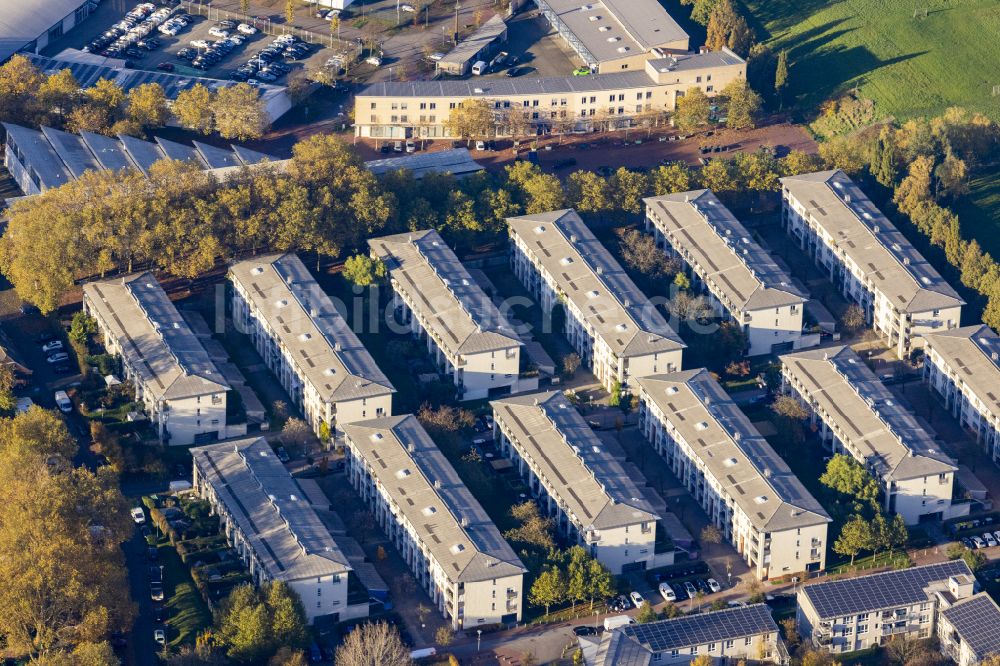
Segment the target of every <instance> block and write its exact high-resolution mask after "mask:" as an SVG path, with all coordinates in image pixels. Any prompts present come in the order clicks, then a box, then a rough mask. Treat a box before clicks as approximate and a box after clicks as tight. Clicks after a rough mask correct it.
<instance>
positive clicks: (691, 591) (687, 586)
mask: <svg viewBox="0 0 1000 666" xmlns="http://www.w3.org/2000/svg"><path fill="white" fill-rule="evenodd" d="M684 591H685V592H687V595H688V598H689V599H694V598H695V597H696V596H697V595H698V590H697V589H696V588H695V586H694V585H693V584H692V583H691V581H687V582H686V583H684Z"/></svg>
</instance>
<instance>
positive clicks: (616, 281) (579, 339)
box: [507, 210, 685, 391]
mask: <svg viewBox="0 0 1000 666" xmlns="http://www.w3.org/2000/svg"><path fill="white" fill-rule="evenodd" d="M507 226H508V229H509V232H510V239H511V264H512V267H513V270H514V275H516V276H517V278H518V279H519V280H520V281H521V282H522V283H523V284H524V286H525V287H526V288H527V289H528V291H530V292H531V294H532V296H534V297H535V298H536V299H538V301H539V302H540V303H541V306H542V312H543V313H546V314H548V313H551V312H552V310H553V308H555V306H556V305H557V304H558V305H561V307H562V311H563V313H564V314H565V334H566V338H567V339H568V340H569V342H570V344H571V345H572V346H573V348H574V349H576V352H577V353H578V354H579V355H580V360H581V361H582V362H583V365H585V366H586V367H588V368H590V369H591V371H592V372H593V373H594V375H595V376H596V377H597V379H598V381H600V382H601V385H602V386H604V388H606V389H608V390H609V391H610V390H612V389H613V387H614V385H615V384H616V383H620V385H621V386H622V387H624V388H627V387H629V386H630V380H631V378H633V377H644V376H646V375H653V374H657V373H660V372H673V371H675V370H680V369H681V356H682V354H683V351H684V347H685V345H684V342H683V341H682V340H681V339H680V337H679V336H678V335H677V333H676V332H675V331H674V330H673V329H672V328H671V327H670V325H669V324H668V323H667V321H666V319H664V318H663V315H661V314H660V312H659V311H658V310H657V309H656V306H655V305H654V304H653V303H652V302H651V301H650V300H649V299H648V298H646V295H645V294H643V293H642V292H641V291H640V290H639V288H638V287H637V286H636V285H635V283H634V282H632V279H631V278H629V277H628V275H627V274H626V273H625V271H624V270H622V267H621V265H619V263H618V262H617V261H615V259H614V258H613V257H612V256H611V253H610V252H608V250H607V249H606V248H605V247H604V246H603V245H601V243H600V242H599V241H598V240H597V238H596V237H595V236H594V234H593V232H592V231H591V230H590V228H589V227H587V225H586V224H584V222H583V220H581V219H580V216H579V215H577V214H576V211H574V210H557V211H552V212H550V213H540V214H537V215H525V216H523V217H512V218H508V220H507Z"/></svg>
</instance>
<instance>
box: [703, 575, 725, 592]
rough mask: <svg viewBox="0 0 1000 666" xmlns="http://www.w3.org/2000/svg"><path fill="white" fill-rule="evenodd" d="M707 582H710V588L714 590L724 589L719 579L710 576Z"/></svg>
mask: <svg viewBox="0 0 1000 666" xmlns="http://www.w3.org/2000/svg"><path fill="white" fill-rule="evenodd" d="M705 582H706V583H708V589H710V590H712V592H721V591H722V586H721V585H719V581H717V580H715V579H714V578H709V579H708V580H707V581H705Z"/></svg>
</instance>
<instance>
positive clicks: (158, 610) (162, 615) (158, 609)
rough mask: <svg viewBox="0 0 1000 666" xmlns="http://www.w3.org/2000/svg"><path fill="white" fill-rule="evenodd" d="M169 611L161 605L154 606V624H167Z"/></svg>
mask: <svg viewBox="0 0 1000 666" xmlns="http://www.w3.org/2000/svg"><path fill="white" fill-rule="evenodd" d="M166 620H167V609H166V608H164V607H163V606H160V605H159V604H157V605H155V606H153V622H166Z"/></svg>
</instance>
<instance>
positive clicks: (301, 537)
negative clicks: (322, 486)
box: [191, 437, 351, 581]
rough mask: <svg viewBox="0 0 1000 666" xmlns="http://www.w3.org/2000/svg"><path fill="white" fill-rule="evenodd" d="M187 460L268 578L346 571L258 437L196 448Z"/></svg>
mask: <svg viewBox="0 0 1000 666" xmlns="http://www.w3.org/2000/svg"><path fill="white" fill-rule="evenodd" d="M191 456H192V457H193V458H194V464H195V466H196V467H197V468H198V475H199V477H200V480H204V481H205V482H207V483H208V484H209V485H211V486H212V488H213V489H214V491H215V495H216V497H217V498H218V500H219V501H220V502H221V503H222V504H223V505H225V507H226V509H227V510H228V512H229V515H230V516H231V517H232V518H233V519H234V520H235V521H236V522H237V524H238V525H239V526H240V530H241V531H242V532H243V534H244V536H245V537H246V538H247V540H248V541H249V542H250V545H251V546H252V547H253V551H254V555H256V557H257V559H258V560H260V562H261V564H262V565H263V566H264V568H265V570H266V571H267V572H268V575H269V576H270V577H271V578H273V579H274V580H279V581H295V580H302V579H305V578H317V577H319V576H332V575H337V574H344V573H347V572H348V571H350V569H351V567H350V564H348V561H347V558H346V557H345V556H344V554H343V552H341V550H340V548H339V547H338V546H337V542H336V541H335V540H334V539H333V536H331V535H330V532H329V530H327V528H326V527H325V526H324V525H323V522H322V521H321V520H320V519H319V516H317V515H316V511H315V510H314V509H313V507H312V504H311V503H310V502H309V500H308V498H307V497H306V494H305V492H303V490H302V488H301V487H300V486H299V484H298V483H297V482H296V481H295V479H293V478H292V475H291V474H289V473H288V470H287V469H285V466H284V465H282V464H281V461H279V460H278V458H277V456H276V455H275V454H274V452H273V451H272V450H271V447H270V445H269V444H268V443H267V440H265V439H264V438H263V437H252V438H248V439H241V440H237V441H233V442H225V443H222V444H212V445H210V446H200V447H196V448H193V449H191Z"/></svg>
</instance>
